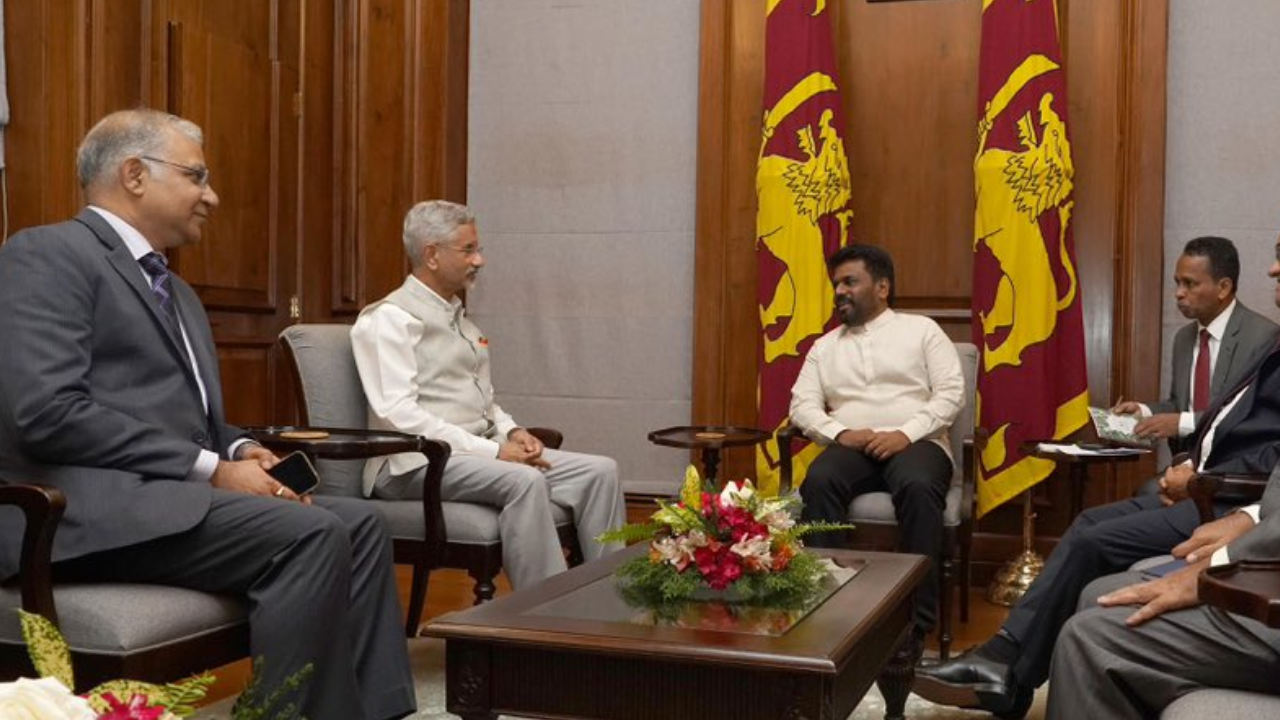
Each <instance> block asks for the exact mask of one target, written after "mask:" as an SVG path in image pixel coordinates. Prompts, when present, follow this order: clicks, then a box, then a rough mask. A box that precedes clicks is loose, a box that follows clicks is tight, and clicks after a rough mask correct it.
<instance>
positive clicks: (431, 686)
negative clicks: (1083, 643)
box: [195, 638, 1046, 720]
mask: <svg viewBox="0 0 1280 720" xmlns="http://www.w3.org/2000/svg"><path fill="white" fill-rule="evenodd" d="M409 659H410V661H411V662H412V663H413V676H414V677H415V678H416V679H417V681H418V712H417V713H416V714H415V715H414V716H413V717H414V718H420V719H423V720H426V719H430V720H443V719H444V718H455V717H457V716H456V715H451V714H449V713H448V712H445V709H444V641H443V640H437V639H434V638H418V639H416V640H410V641H409ZM1045 694H1046V688H1040V691H1039V692H1037V693H1036V700H1035V704H1034V705H1032V706H1031V712H1030V713H1029V714H1028V715H1027V718H1028V720H1042V718H1044V700H1045ZM232 702H233V701H232V700H230V699H227V700H223V701H221V702H219V703H217V704H215V705H211V706H209V707H207V708H205V709H203V710H202V711H201V712H199V713H197V714H196V715H195V718H197V719H198V720H228V719H229V718H230V717H231V704H232ZM906 715H907V717H908V718H931V719H933V720H952V719H956V720H959V719H960V718H984V717H990V716H989V715H987V714H986V713H983V712H975V711H965V710H957V709H955V708H950V707H943V706H940V705H934V704H933V703H931V702H928V701H926V700H922V699H921V698H918V697H916V696H915V695H912V696H911V697H910V698H909V699H908V700H907V711H906ZM883 717H884V700H883V699H882V698H881V697H880V693H879V691H878V690H876V689H875V687H872V688H871V692H869V693H867V696H866V697H865V698H863V700H862V703H860V704H859V705H858V707H857V709H855V710H854V711H853V714H852V715H850V716H849V720H880V718H883ZM670 720H684V719H683V718H671V719H670ZM690 720H695V719H692V718H691V719H690ZM696 720H703V719H701V718H699V719H696Z"/></svg>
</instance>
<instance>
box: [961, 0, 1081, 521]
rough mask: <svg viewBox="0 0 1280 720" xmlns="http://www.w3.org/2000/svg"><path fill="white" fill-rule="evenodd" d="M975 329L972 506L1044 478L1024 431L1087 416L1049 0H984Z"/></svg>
mask: <svg viewBox="0 0 1280 720" xmlns="http://www.w3.org/2000/svg"><path fill="white" fill-rule="evenodd" d="M978 74H979V76H978V154H977V157H976V158H974V163H973V167H974V175H975V180H976V189H977V210H976V212H975V213H974V240H973V252H974V257H973V338H974V342H975V343H976V344H977V345H978V347H979V348H980V349H981V351H982V363H981V365H980V367H979V369H978V400H977V411H978V416H977V425H978V432H979V434H980V436H982V437H985V439H986V444H985V447H983V449H982V450H981V452H979V463H978V466H979V467H978V514H979V515H982V514H983V513H986V512H987V511H989V510H991V509H992V508H994V507H996V506H997V505H999V504H1000V503H1003V502H1004V501H1005V500H1008V499H1009V498H1012V497H1014V496H1015V495H1017V494H1019V493H1021V492H1022V491H1023V490H1026V489H1027V488H1029V487H1031V486H1032V485H1034V484H1036V483H1037V482H1039V481H1041V480H1043V479H1044V478H1045V477H1047V476H1048V475H1049V473H1050V472H1052V471H1053V463H1050V462H1045V461H1043V460H1036V459H1034V458H1029V457H1024V456H1023V454H1022V453H1021V451H1020V449H1019V446H1020V445H1021V444H1022V443H1024V442H1026V441H1029V440H1044V439H1050V438H1063V437H1065V436H1067V435H1069V434H1070V433H1072V432H1074V431H1075V430H1077V429H1079V428H1080V427H1081V426H1083V425H1084V423H1085V422H1086V421H1087V420H1088V417H1089V411H1088V400H1089V398H1088V387H1087V379H1086V373H1085V357H1084V332H1083V326H1082V319H1081V313H1080V284H1079V282H1078V280H1077V278H1076V263H1075V247H1074V242H1073V240H1072V237H1071V210H1072V205H1073V202H1072V188H1073V185H1072V176H1073V167H1072V163H1071V143H1070V141H1069V139H1068V136H1067V94H1066V87H1067V85H1066V78H1065V76H1064V74H1063V70H1062V52H1061V49H1060V45H1059V42H1058V13H1057V5H1056V4H1055V2H1054V0H983V3H982V49H981V56H980V59H979V68H978Z"/></svg>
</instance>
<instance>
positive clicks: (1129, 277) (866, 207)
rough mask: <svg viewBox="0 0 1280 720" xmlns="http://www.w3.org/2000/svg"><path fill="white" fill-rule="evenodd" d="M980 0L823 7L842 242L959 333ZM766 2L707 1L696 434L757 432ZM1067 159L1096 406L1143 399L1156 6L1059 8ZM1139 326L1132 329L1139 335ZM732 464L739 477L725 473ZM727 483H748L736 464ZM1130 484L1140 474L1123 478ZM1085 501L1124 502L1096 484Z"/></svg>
mask: <svg viewBox="0 0 1280 720" xmlns="http://www.w3.org/2000/svg"><path fill="white" fill-rule="evenodd" d="M981 5H982V3H981V2H980V1H979V0H965V1H964V2H912V3H901V2H899V3H889V2H884V3H875V4H867V3H866V2H865V0H850V2H846V3H839V4H835V5H829V7H830V8H831V9H832V11H833V12H832V15H833V17H832V20H833V26H834V27H835V29H836V31H835V40H836V47H837V57H838V61H839V63H840V71H841V77H840V79H839V82H840V84H841V88H842V92H843V102H844V106H845V109H846V128H845V134H844V137H845V143H846V148H847V149H848V151H849V161H850V170H851V173H852V176H853V185H854V187H853V196H854V211H855V217H854V223H853V227H854V233H855V237H857V238H860V239H865V240H868V241H872V242H878V243H881V244H883V245H885V246H886V247H887V248H888V249H889V250H890V251H891V252H893V254H894V256H895V260H896V261H897V264H898V275H899V282H898V305H899V307H902V308H906V309H911V310H914V311H918V312H924V313H926V314H928V315H930V316H932V317H934V318H935V319H937V320H939V322H941V323H942V324H943V326H944V328H946V329H947V331H948V333H949V334H951V335H952V337H956V338H967V337H968V335H969V332H968V322H969V304H970V297H969V292H970V290H969V288H970V283H971V279H970V274H971V268H972V260H971V255H970V253H971V252H972V240H971V237H972V222H973V221H972V212H973V211H972V208H973V180H972V169H971V163H972V158H973V153H974V150H975V147H976V135H975V131H974V127H975V122H976V121H974V120H973V118H975V116H976V107H977V99H976V73H977V51H978V43H979V39H980V38H979V31H980V12H981ZM763 6H764V3H763V2H762V0H751V1H749V2H732V3H731V2H727V1H726V0H704V2H703V4H702V17H703V23H702V28H701V33H702V51H701V52H702V58H701V68H700V76H699V88H700V89H699V103H700V117H699V146H700V149H699V156H698V218H697V243H698V246H697V253H696V264H697V268H696V269H697V275H696V277H697V287H696V296H695V318H694V329H695V340H694V347H695V352H694V356H695V358H696V359H695V364H694V388H693V397H694V411H693V415H694V417H693V420H694V421H695V422H748V423H750V422H753V421H754V417H755V387H754V384H755V362H756V357H757V353H758V338H757V330H756V326H755V323H756V320H755V310H756V308H755V306H754V302H752V299H753V298H754V297H755V292H754V287H755V263H754V253H753V245H754V240H753V236H754V213H755V189H754V175H755V167H754V163H755V156H756V153H757V152H758V147H759V146H758V142H759V137H758V132H759V117H760V112H761V108H760V86H761V82H762V71H763V65H762V58H761V50H762V45H763ZM1060 10H1061V14H1062V20H1063V40H1064V55H1065V56H1066V62H1067V79H1068V83H1069V88H1068V94H1069V96H1070V98H1069V99H1070V103H1071V104H1070V122H1071V132H1072V141H1073V152H1074V157H1075V163H1076V195H1075V200H1076V208H1075V240H1076V248H1077V260H1078V266H1079V272H1080V278H1081V287H1082V292H1083V293H1084V302H1085V307H1084V310H1085V322H1086V326H1087V327H1088V328H1089V330H1088V337H1087V340H1086V342H1087V354H1088V362H1089V379H1090V387H1091V391H1092V396H1093V400H1094V402H1096V403H1105V402H1108V401H1109V400H1110V399H1112V398H1113V397H1114V395H1115V393H1116V391H1117V390H1118V391H1120V392H1123V393H1124V394H1125V395H1126V396H1131V397H1147V398H1149V397H1156V396H1157V395H1158V388H1157V387H1156V382H1155V376H1156V375H1157V373H1154V372H1152V370H1153V368H1156V367H1158V366H1159V337H1158V333H1153V332H1150V328H1158V327H1159V322H1158V321H1159V313H1160V304H1161V300H1162V297H1161V293H1162V292H1163V290H1162V289H1163V287H1164V284H1163V277H1162V276H1161V275H1160V274H1158V273H1156V272H1154V271H1153V269H1152V268H1151V267H1150V263H1146V264H1145V265H1144V266H1142V267H1139V265H1138V259H1139V258H1150V257H1161V256H1162V255H1161V245H1162V235H1163V231H1162V227H1163V209H1162V202H1161V201H1160V199H1159V198H1160V197H1161V194H1162V192H1163V183H1164V177H1163V138H1164V90H1163V88H1164V53H1165V26H1164V24H1165V15H1166V12H1167V0H1156V1H1155V2H1150V1H1147V2H1138V0H1123V1H1122V2H1118V3H1117V2H1099V1H1097V0H1061V2H1060ZM1139 328H1146V329H1147V330H1146V331H1145V332H1140V331H1139ZM735 462H736V463H737V464H736V465H735V464H733V463H735ZM727 465H728V467H727V469H726V471H727V472H728V474H729V475H736V474H752V473H753V472H754V470H753V468H752V467H751V460H750V457H749V456H748V455H746V454H743V455H741V456H739V457H737V458H731V459H730V461H729V462H728V463H727ZM1135 472H1138V471H1135ZM1098 475H1099V477H1097V478H1094V480H1093V481H1091V483H1092V484H1091V486H1090V488H1089V493H1088V499H1089V502H1090V503H1097V502H1101V501H1104V500H1107V499H1111V498H1113V497H1116V496H1118V495H1123V494H1126V493H1127V491H1128V485H1129V482H1128V481H1127V480H1125V481H1123V482H1117V481H1115V479H1114V478H1111V477H1110V476H1109V475H1108V474H1107V473H1106V472H1102V473H1098ZM1036 497H1037V498H1038V502H1039V504H1040V506H1041V507H1040V510H1041V514H1042V518H1041V523H1040V526H1039V529H1040V530H1041V532H1042V533H1043V534H1045V535H1047V536H1052V535H1053V534H1055V533H1057V532H1059V531H1060V530H1061V529H1062V528H1063V527H1064V526H1065V524H1066V522H1067V521H1068V518H1066V517H1065V514H1064V513H1063V512H1062V508H1063V507H1064V506H1065V505H1066V502H1065V500H1066V497H1067V488H1066V483H1064V482H1056V481H1055V482H1049V483H1043V484H1042V485H1041V486H1039V488H1037V491H1036ZM1018 516H1019V512H1018V509H1017V508H1004V509H1001V510H999V511H997V512H996V513H993V514H992V515H991V516H988V519H984V522H983V525H982V526H981V528H980V529H982V530H984V531H987V534H988V535H989V538H988V540H990V543H989V546H990V547H989V548H988V550H989V551H990V554H994V555H998V556H999V557H1000V558H1001V559H1004V558H1007V557H1008V556H1009V555H1011V554H1012V553H1011V552H1006V545H1007V546H1008V547H1011V548H1014V549H1016V548H1017V544H1018V542H1019V541H1018V532H1019V523H1018Z"/></svg>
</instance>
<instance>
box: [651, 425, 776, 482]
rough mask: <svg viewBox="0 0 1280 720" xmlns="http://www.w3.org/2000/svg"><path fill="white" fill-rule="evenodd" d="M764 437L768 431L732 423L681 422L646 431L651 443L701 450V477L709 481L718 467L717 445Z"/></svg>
mask: <svg viewBox="0 0 1280 720" xmlns="http://www.w3.org/2000/svg"><path fill="white" fill-rule="evenodd" d="M768 439H769V433H767V432H765V431H763V430H760V429H757V428H749V427H736V426H732V425H681V426H677V427H669V428H663V429H661V430H654V431H653V432H651V433H649V442H651V443H653V444H654V445H663V446H666V447H677V448H688V449H690V450H701V451H702V468H703V479H704V480H706V481H707V482H709V483H714V482H715V481H716V474H717V473H718V472H719V470H720V450H721V448H728V447H748V446H751V445H758V444H760V443H762V442H764V441H765V440H768Z"/></svg>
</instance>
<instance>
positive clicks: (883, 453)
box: [862, 430, 911, 460]
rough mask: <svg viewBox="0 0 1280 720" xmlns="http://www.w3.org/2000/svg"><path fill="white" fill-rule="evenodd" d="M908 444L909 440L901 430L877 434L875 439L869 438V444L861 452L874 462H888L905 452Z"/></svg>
mask: <svg viewBox="0 0 1280 720" xmlns="http://www.w3.org/2000/svg"><path fill="white" fill-rule="evenodd" d="M910 444H911V440H910V439H908V438H907V436H906V435H904V434H903V433H902V431H901V430H890V431H889V432H877V433H875V437H873V438H871V442H869V443H867V446H866V447H865V448H863V450H862V452H863V453H865V454H867V455H870V456H871V457H873V458H875V459H876V460H888V459H889V458H891V457H893V456H894V455H897V454H898V453H900V452H902V451H903V450H906V449H907V446H908V445H910Z"/></svg>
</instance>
